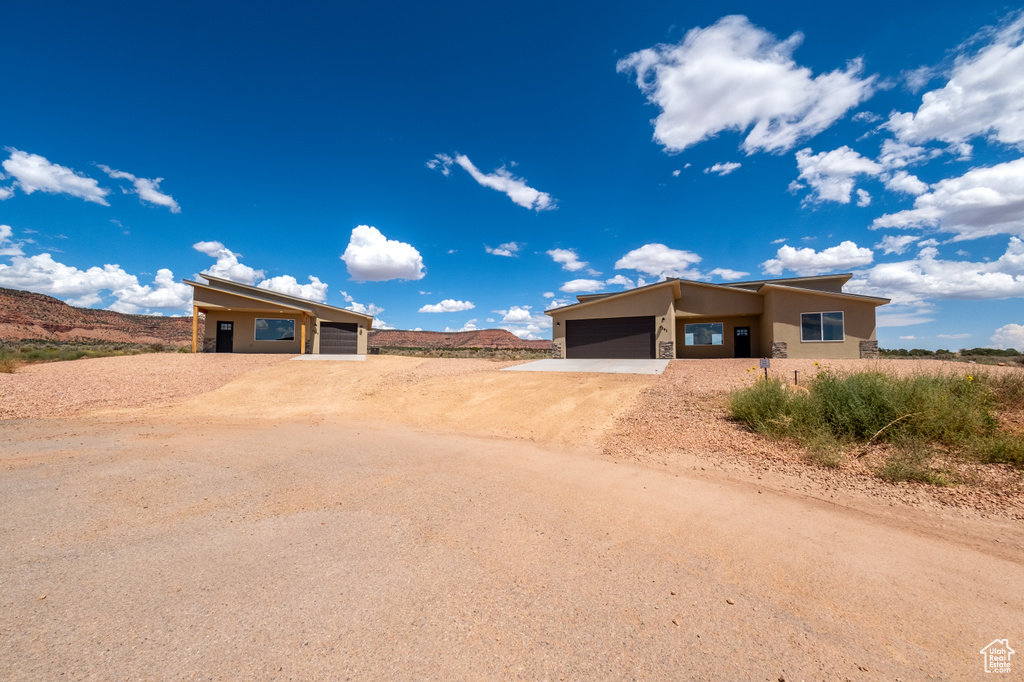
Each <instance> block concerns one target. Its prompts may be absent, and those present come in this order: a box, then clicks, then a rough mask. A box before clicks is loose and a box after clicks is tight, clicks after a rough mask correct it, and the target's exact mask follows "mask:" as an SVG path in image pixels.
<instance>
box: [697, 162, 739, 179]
mask: <svg viewBox="0 0 1024 682" xmlns="http://www.w3.org/2000/svg"><path fill="white" fill-rule="evenodd" d="M742 165H743V164H741V163H736V162H733V161H729V162H727V163H716V164H715V165H713V166H711V167H709V168H705V169H704V173H705V174H707V173H718V175H720V176H721V175H728V174H729V173H732V172H733V171H734V170H736V169H737V168H739V167H740V166H742Z"/></svg>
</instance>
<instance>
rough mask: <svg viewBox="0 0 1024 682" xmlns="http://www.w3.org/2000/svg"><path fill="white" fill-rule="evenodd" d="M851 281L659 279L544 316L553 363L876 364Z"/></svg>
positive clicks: (864, 301) (869, 300)
mask: <svg viewBox="0 0 1024 682" xmlns="http://www.w3.org/2000/svg"><path fill="white" fill-rule="evenodd" d="M852 276H853V275H852V274H851V273H845V274H840V275H822V276H817V277H791V278H788V279H771V280H757V281H750V282H731V283H727V284H712V283H710V282H699V281H694V280H685V279H666V280H665V281H663V282H658V283H656V284H650V285H647V286H643V287H638V288H636V289H629V290H627V291H621V292H617V293H611V294H589V295H582V296H577V301H578V302H577V303H574V304H572V305H567V306H562V307H560V308H554V309H552V310H548V311H547V314H548V315H550V316H551V318H552V337H553V343H552V356H553V357H555V358H664V359H673V358H694V359H698V358H750V357H773V358H785V357H790V358H816V359H817V358H825V359H830V358H876V357H878V342H877V340H876V338H875V309H876V308H877V307H878V306H880V305H885V304H886V303H888V302H889V299H887V298H876V297H873V296H861V295H858V294H849V293H845V292H844V291H843V285H844V284H846V282H848V281H849V280H850V278H851V277H852Z"/></svg>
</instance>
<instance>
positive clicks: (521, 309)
mask: <svg viewBox="0 0 1024 682" xmlns="http://www.w3.org/2000/svg"><path fill="white" fill-rule="evenodd" d="M530 308H531V306H528V305H524V306H516V305H514V306H512V307H511V308H509V309H508V310H507V311H505V312H504V313H503V314H502V318H501V321H502V322H508V323H513V324H515V323H518V322H528V321H530V319H531V318H532V317H533V316H532V314H531V313H530Z"/></svg>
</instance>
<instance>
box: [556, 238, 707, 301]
mask: <svg viewBox="0 0 1024 682" xmlns="http://www.w3.org/2000/svg"><path fill="white" fill-rule="evenodd" d="M700 261H701V257H700V256H698V255H697V254H695V253H693V252H692V251H682V250H680V249H672V248H669V247H667V246H665V245H664V244H644V245H643V246H641V247H640V248H638V249H633V250H632V251H630V252H629V253H627V254H626V255H625V256H623V257H622V258H620V259H619V260H618V261H616V263H615V269H616V270H636V271H638V272H642V273H644V274H645V275H652V276H654V277H683V278H685V279H701V278H702V275H701V273H700V272H699V271H698V270H697V269H696V268H694V267H692V266H693V265H695V264H697V263H699V262H700ZM562 291H565V290H564V289H563V290H562Z"/></svg>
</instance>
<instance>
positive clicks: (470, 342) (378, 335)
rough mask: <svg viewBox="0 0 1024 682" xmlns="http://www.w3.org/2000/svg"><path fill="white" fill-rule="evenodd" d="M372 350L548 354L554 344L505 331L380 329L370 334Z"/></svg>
mask: <svg viewBox="0 0 1024 682" xmlns="http://www.w3.org/2000/svg"><path fill="white" fill-rule="evenodd" d="M370 346H372V347H380V348H531V349H536V350H548V349H550V348H551V342H550V341H527V340H524V339H521V338H519V337H518V336H516V335H515V334H513V333H512V332H510V331H508V330H505V329H480V330H478V331H472V332H410V331H402V330H400V329H380V330H374V331H371V332H370Z"/></svg>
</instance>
